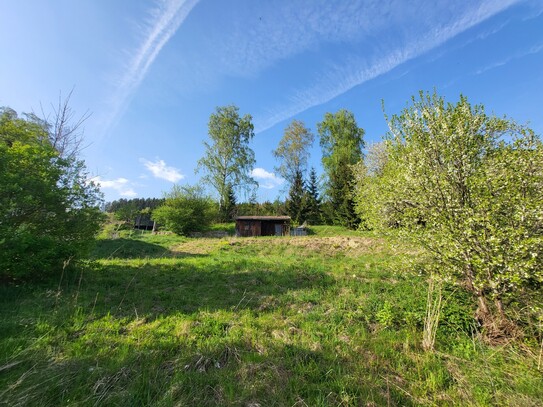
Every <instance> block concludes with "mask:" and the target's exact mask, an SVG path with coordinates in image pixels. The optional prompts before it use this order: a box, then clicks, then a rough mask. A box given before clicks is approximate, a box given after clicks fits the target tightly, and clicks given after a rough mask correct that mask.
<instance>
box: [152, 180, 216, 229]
mask: <svg viewBox="0 0 543 407" xmlns="http://www.w3.org/2000/svg"><path fill="white" fill-rule="evenodd" d="M165 198H166V200H165V202H164V205H162V206H160V207H158V208H157V209H155V211H154V212H153V220H154V221H156V222H157V223H159V224H161V225H164V227H165V228H166V229H167V230H170V231H172V232H174V233H176V234H178V235H183V236H187V235H189V234H190V233H192V232H201V231H204V230H206V229H207V228H209V226H210V225H211V223H212V222H213V220H214V219H215V218H216V216H217V210H216V205H215V203H214V202H213V200H212V199H211V198H210V197H208V196H206V195H204V193H203V190H202V188H200V187H198V186H179V185H174V187H173V188H172V190H171V191H170V192H169V193H167V194H166V197H165Z"/></svg>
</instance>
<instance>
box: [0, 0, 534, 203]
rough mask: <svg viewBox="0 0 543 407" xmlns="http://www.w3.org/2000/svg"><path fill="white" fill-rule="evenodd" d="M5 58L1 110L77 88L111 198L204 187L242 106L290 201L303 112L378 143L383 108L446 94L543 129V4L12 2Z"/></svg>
mask: <svg viewBox="0 0 543 407" xmlns="http://www.w3.org/2000/svg"><path fill="white" fill-rule="evenodd" d="M0 55H1V58H2V63H0V106H10V107H11V108H13V109H15V110H16V111H18V112H19V113H22V112H35V113H37V114H39V115H40V116H45V117H49V118H50V117H51V114H52V113H51V112H52V111H53V106H54V105H55V104H56V103H58V100H59V97H60V98H64V97H66V96H67V95H68V94H69V92H70V91H72V90H73V93H72V96H71V99H70V105H71V108H72V109H73V110H74V111H75V114H76V116H82V115H84V114H87V113H88V114H89V115H90V116H89V118H88V119H87V120H86V121H85V123H84V138H85V146H86V147H85V149H84V150H83V152H82V156H83V158H84V159H85V161H86V164H87V168H88V170H89V173H90V176H92V177H93V179H94V180H96V181H97V182H99V183H100V185H101V190H102V191H103V193H104V196H105V199H106V201H112V200H115V199H119V198H135V197H140V198H145V197H161V196H163V194H164V193H165V192H167V191H169V190H170V189H171V188H172V185H173V184H174V183H177V184H182V185H184V184H190V185H193V184H196V183H197V182H199V180H200V177H201V175H202V174H201V173H200V174H196V173H195V169H196V166H197V162H198V160H199V159H200V158H201V157H202V156H203V154H204V145H203V143H204V141H206V140H207V139H208V133H207V124H208V120H209V116H210V115H211V114H213V113H214V112H215V109H216V108H217V107H218V106H225V105H231V104H234V105H236V106H238V107H239V111H240V114H241V115H245V114H250V115H251V116H252V118H253V124H254V127H255V136H254V138H253V140H252V142H251V148H252V149H253V150H254V152H255V155H256V166H255V169H254V170H253V174H252V175H253V177H254V178H255V179H256V180H257V181H258V182H259V189H258V199H259V200H260V201H263V200H274V199H276V198H278V197H283V196H284V190H285V184H284V181H283V180H282V179H281V178H280V177H278V176H277V175H276V173H275V171H274V167H276V166H278V164H279V163H278V162H277V161H275V159H274V157H273V154H272V151H273V150H274V149H275V148H277V145H278V143H279V140H280V139H281V137H282V136H283V131H284V129H285V128H286V127H287V125H288V124H289V123H290V122H291V121H292V120H293V119H297V120H301V121H303V122H304V123H305V125H306V126H307V127H308V128H310V129H311V130H312V132H313V133H314V134H317V123H319V122H320V121H322V119H323V117H324V115H325V113H327V112H330V113H335V112H337V111H338V110H339V109H347V110H350V111H351V112H353V114H354V116H355V118H356V120H357V123H358V125H359V126H360V127H362V128H363V129H364V130H365V136H364V138H365V141H366V143H367V144H368V145H370V144H371V143H374V142H378V141H379V140H380V139H381V137H382V136H383V135H384V134H385V133H386V131H387V123H386V120H385V118H384V113H383V106H384V109H385V112H386V113H387V114H388V115H392V114H395V113H399V112H400V111H401V110H402V109H403V108H405V107H406V106H408V103H409V101H410V99H411V96H413V95H416V94H417V93H418V92H419V91H420V90H423V91H430V92H433V91H434V90H435V91H436V92H437V93H438V94H439V95H441V96H443V97H444V98H445V99H446V100H447V101H450V102H456V101H457V100H458V98H459V96H460V95H461V94H463V95H464V96H466V97H467V98H468V100H469V101H470V102H471V103H472V104H483V105H484V106H485V108H486V111H487V113H493V114H496V115H498V116H503V115H507V117H509V118H512V119H514V120H516V121H518V122H520V123H523V124H528V125H529V126H530V127H531V128H533V129H534V130H535V132H536V133H537V134H539V135H543V114H542V113H543V109H542V106H543V0H434V1H431V2H430V1H427V0H410V1H405V0H379V1H377V0H349V1H347V0H337V1H335V0H267V1H264V0H230V1H220V0H78V1H73V0H49V1H43V0H20V1H17V2H14V1H10V0H0ZM309 165H310V166H314V167H315V168H316V170H317V173H318V174H322V166H321V150H320V147H319V143H318V137H316V141H315V143H314V145H313V147H312V149H311V157H310V160H309ZM210 192H211V191H210ZM245 198H246V197H244V196H240V197H238V200H244V199H245Z"/></svg>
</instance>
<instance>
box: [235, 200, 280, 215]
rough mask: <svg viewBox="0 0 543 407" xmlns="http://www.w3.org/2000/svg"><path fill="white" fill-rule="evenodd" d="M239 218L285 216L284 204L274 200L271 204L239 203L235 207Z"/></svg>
mask: <svg viewBox="0 0 543 407" xmlns="http://www.w3.org/2000/svg"><path fill="white" fill-rule="evenodd" d="M236 214H237V215H239V216H251V215H252V216H260V215H261V216H283V215H286V214H287V210H286V205H285V202H282V201H280V200H279V199H276V200H275V201H273V202H270V201H264V202H262V203H259V202H256V201H254V202H241V203H239V204H237V205H236Z"/></svg>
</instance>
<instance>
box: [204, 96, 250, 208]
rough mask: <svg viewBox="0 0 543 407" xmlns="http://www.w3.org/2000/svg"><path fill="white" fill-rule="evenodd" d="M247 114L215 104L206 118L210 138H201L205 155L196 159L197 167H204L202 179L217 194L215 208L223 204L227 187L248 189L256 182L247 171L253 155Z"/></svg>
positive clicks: (225, 199) (227, 190) (232, 107)
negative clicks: (205, 139) (213, 110)
mask: <svg viewBox="0 0 543 407" xmlns="http://www.w3.org/2000/svg"><path fill="white" fill-rule="evenodd" d="M251 120H252V117H251V115H249V114H247V115H245V116H243V117H240V115H239V109H238V107H236V106H233V105H231V106H224V107H218V108H217V109H216V112H215V113H214V114H212V115H211V116H210V118H209V124H208V128H209V137H210V139H211V140H210V142H209V143H208V142H204V145H205V149H206V151H205V156H204V157H202V158H201V159H200V160H199V161H198V167H197V169H196V170H197V171H200V170H204V171H205V172H206V175H205V176H204V177H203V178H202V181H203V182H205V183H208V184H209V185H211V186H212V187H213V188H214V189H215V190H216V191H217V193H218V194H219V208H221V211H222V208H223V207H224V206H225V204H226V201H227V198H228V192H229V188H231V189H232V190H236V189H238V190H239V189H245V190H250V189H251V188H252V187H254V186H257V185H258V183H257V182H256V181H255V180H254V179H253V178H252V177H251V175H250V173H251V171H252V169H253V167H254V164H255V162H256V161H255V155H254V152H253V150H252V149H251V148H250V147H249V142H250V141H251V139H252V138H253V136H254V131H253V129H254V127H253V123H252V121H251Z"/></svg>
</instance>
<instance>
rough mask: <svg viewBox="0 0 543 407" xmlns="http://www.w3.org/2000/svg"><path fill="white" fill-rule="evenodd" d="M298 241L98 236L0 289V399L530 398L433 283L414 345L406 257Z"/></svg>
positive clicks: (516, 365) (333, 242) (324, 234)
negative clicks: (46, 271)
mask: <svg viewBox="0 0 543 407" xmlns="http://www.w3.org/2000/svg"><path fill="white" fill-rule="evenodd" d="M316 232H317V233H316V235H315V236H309V237H306V238H259V239H232V238H230V239H184V238H179V237H176V236H173V235H166V236H151V235H142V236H136V238H134V237H133V238H130V239H128V238H124V239H123V238H121V239H116V240H102V241H101V242H100V244H99V247H98V248H97V250H96V252H95V260H94V261H93V262H92V263H91V264H89V265H88V266H87V267H86V268H85V269H84V270H83V271H82V272H81V274H75V275H68V276H66V277H65V278H64V280H63V282H62V283H61V284H60V288H61V289H60V290H57V289H56V286H54V287H53V288H52V285H49V286H24V287H13V286H11V287H0V404H2V403H3V404H5V405H9V406H15V405H40V406H42V405H51V406H57V405H82V406H86V405H89V406H91V405H127V406H132V405H159V406H170V405H187V406H206V405H209V406H211V405H236V406H237V405H240V406H253V407H256V406H274V405H275V406H294V405H296V406H305V405H307V406H321V405H322V406H324V405H331V406H338V405H342V406H347V405H353V406H355V405H368V406H372V405H375V406H377V405H402V406H403V405H424V404H427V405H435V404H437V405H449V404H463V405H466V404H477V405H527V406H528V405H539V404H540V403H541V402H542V400H543V376H542V374H541V373H540V372H538V371H537V369H536V367H537V360H536V359H537V358H536V357H531V356H530V354H529V352H527V351H526V350H523V351H520V350H519V349H518V348H519V347H518V345H517V346H513V345H509V346H506V347H502V348H488V347H485V346H484V345H482V344H481V343H479V342H478V341H477V340H476V339H473V338H472V336H471V335H470V334H469V331H470V323H471V321H470V318H469V315H470V313H471V309H470V302H469V300H468V299H467V297H466V296H465V295H463V294H462V293H461V292H459V291H458V290H456V291H453V290H448V291H447V298H448V301H447V303H446V306H445V310H444V322H443V323H442V325H441V327H440V331H439V334H438V344H437V348H438V350H439V351H438V352H436V353H433V354H430V353H424V352H423V351H422V350H421V347H420V342H421V322H422V319H423V316H424V306H425V299H426V298H425V295H426V294H425V282H424V277H422V276H419V275H417V274H416V273H413V272H410V271H409V268H408V266H407V264H408V263H409V261H410V260H413V258H416V257H417V254H416V253H413V252H411V254H410V251H409V250H407V249H405V248H402V247H401V246H396V245H394V244H392V243H391V242H386V241H384V240H381V239H378V238H375V237H360V236H361V235H358V234H353V233H347V234H345V235H344V236H339V237H338V236H336V237H334V236H333V235H336V234H337V233H338V232H339V231H338V230H331V229H327V228H317V229H316Z"/></svg>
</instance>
